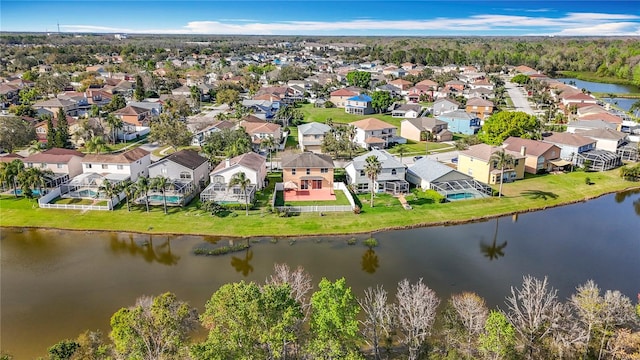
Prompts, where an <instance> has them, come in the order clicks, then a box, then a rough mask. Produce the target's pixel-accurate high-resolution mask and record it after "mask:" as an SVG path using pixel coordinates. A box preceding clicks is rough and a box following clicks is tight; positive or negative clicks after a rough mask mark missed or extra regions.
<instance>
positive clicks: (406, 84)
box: [389, 79, 413, 95]
mask: <svg viewBox="0 0 640 360" xmlns="http://www.w3.org/2000/svg"><path fill="white" fill-rule="evenodd" d="M389 84H391V85H393V86H395V87H397V88H399V89H400V94H402V95H407V93H408V91H409V89H410V88H411V87H413V83H412V82H411V81H408V80H404V79H395V80H391V81H389Z"/></svg>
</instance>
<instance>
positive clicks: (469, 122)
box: [436, 110, 480, 135]
mask: <svg viewBox="0 0 640 360" xmlns="http://www.w3.org/2000/svg"><path fill="white" fill-rule="evenodd" d="M436 119H438V120H442V121H444V122H446V123H447V124H448V129H449V131H451V132H454V133H460V134H465V135H473V134H476V133H477V132H478V130H480V119H479V118H478V117H477V116H475V115H471V114H469V113H467V112H466V111H464V110H454V111H448V112H444V113H442V114H440V115H438V116H436Z"/></svg>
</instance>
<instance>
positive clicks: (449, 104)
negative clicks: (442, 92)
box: [431, 98, 460, 116]
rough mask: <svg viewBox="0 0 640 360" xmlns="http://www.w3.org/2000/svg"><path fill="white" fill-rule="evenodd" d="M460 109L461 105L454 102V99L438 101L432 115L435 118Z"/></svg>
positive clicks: (434, 104)
mask: <svg viewBox="0 0 640 360" xmlns="http://www.w3.org/2000/svg"><path fill="white" fill-rule="evenodd" d="M459 108H460V103H459V102H457V101H455V100H452V99H447V98H444V99H438V100H436V101H435V102H434V103H433V110H432V111H431V113H432V114H433V115H435V116H438V115H440V114H442V113H445V112H450V111H454V110H458V109H459Z"/></svg>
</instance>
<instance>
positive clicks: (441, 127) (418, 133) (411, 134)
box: [400, 117, 453, 141]
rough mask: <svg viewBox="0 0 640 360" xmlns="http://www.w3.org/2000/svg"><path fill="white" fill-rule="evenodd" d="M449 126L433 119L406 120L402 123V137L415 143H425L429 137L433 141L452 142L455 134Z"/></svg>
mask: <svg viewBox="0 0 640 360" xmlns="http://www.w3.org/2000/svg"><path fill="white" fill-rule="evenodd" d="M448 126H449V125H448V124H447V123H446V122H445V121H442V120H438V119H436V118H432V117H421V118H417V119H404V120H402V122H400V136H402V137H403V138H405V139H408V140H413V141H425V140H427V138H429V137H430V138H431V140H432V141H451V140H453V134H452V133H451V131H449V130H448V129H447V128H448ZM427 133H429V134H431V136H429V135H427Z"/></svg>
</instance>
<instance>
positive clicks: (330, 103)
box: [324, 101, 336, 109]
mask: <svg viewBox="0 0 640 360" xmlns="http://www.w3.org/2000/svg"><path fill="white" fill-rule="evenodd" d="M324 107H325V108H326V109H330V108H334V107H336V104H334V103H332V102H331V101H325V102H324Z"/></svg>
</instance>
